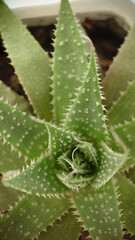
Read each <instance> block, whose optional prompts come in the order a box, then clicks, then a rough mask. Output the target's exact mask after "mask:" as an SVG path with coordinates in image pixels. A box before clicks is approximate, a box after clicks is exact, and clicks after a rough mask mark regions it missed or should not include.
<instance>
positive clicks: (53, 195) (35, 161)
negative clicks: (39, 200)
mask: <svg viewBox="0 0 135 240" xmlns="http://www.w3.org/2000/svg"><path fill="white" fill-rule="evenodd" d="M42 158H43V157H39V158H38V159H37V160H31V162H30V165H28V164H26V166H25V167H23V169H22V170H17V171H14V172H13V174H12V175H11V176H10V177H9V178H8V180H10V179H12V178H14V177H16V176H18V175H19V174H21V173H23V172H24V171H25V170H27V169H28V168H29V167H32V166H33V165H34V164H35V163H37V162H38V161H40V160H41V159H42ZM3 180H4V175H3ZM3 182H4V185H5V186H7V187H12V188H14V189H16V190H20V191H22V192H24V193H27V194H30V195H36V196H38V197H40V196H41V197H44V198H47V197H49V198H57V199H60V198H65V197H66V195H67V192H68V191H67V192H65V193H50V194H49V193H46V194H45V193H44V194H39V193H38V192H37V193H34V194H33V193H32V192H30V191H26V190H25V189H23V188H21V189H20V188H19V187H17V186H14V187H13V186H12V184H10V183H7V182H6V181H3Z"/></svg>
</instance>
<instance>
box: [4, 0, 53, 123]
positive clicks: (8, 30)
mask: <svg viewBox="0 0 135 240" xmlns="http://www.w3.org/2000/svg"><path fill="white" fill-rule="evenodd" d="M0 32H1V35H2V38H3V42H4V46H5V48H6V49H7V51H8V54H9V57H10V58H11V63H12V64H13V66H14V68H15V72H16V74H17V75H18V77H19V80H20V82H21V84H22V85H23V88H24V90H25V92H26V94H27V96H28V97H29V100H30V102H31V103H32V105H33V107H34V109H35V111H36V113H37V115H38V116H39V117H40V118H45V119H46V120H50V119H51V104H50V101H51V96H50V93H49V91H50V79H49V78H50V74H51V68H50V67H49V64H50V60H49V57H48V55H47V53H45V51H44V50H43V49H42V48H41V46H40V45H39V44H38V42H37V41H36V40H35V39H34V38H33V37H32V36H31V34H30V33H29V32H28V30H27V28H26V27H25V26H24V25H22V23H21V22H20V21H19V20H18V18H17V17H16V16H15V15H14V13H13V12H12V11H11V10H10V9H9V8H8V7H7V6H6V5H5V4H4V2H3V1H0Z"/></svg>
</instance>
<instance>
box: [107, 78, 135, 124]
mask: <svg viewBox="0 0 135 240" xmlns="http://www.w3.org/2000/svg"><path fill="white" fill-rule="evenodd" d="M107 116H108V120H109V122H108V124H111V125H113V124H118V123H124V121H125V120H126V121H131V120H132V118H133V117H135V81H133V82H131V83H130V84H129V86H128V87H127V89H126V91H125V92H124V93H123V94H122V95H121V96H120V97H119V99H118V101H117V102H116V103H115V104H114V105H113V106H112V107H111V108H110V110H109V111H108V112H107Z"/></svg>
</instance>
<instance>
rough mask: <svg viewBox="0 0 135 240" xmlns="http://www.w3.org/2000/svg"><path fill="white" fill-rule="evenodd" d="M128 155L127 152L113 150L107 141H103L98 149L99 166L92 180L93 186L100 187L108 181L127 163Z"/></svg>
mask: <svg viewBox="0 0 135 240" xmlns="http://www.w3.org/2000/svg"><path fill="white" fill-rule="evenodd" d="M126 157H127V156H126V154H120V153H117V152H113V151H112V150H111V149H110V148H109V147H108V146H107V145H106V144H105V143H102V145H100V147H99V149H98V159H99V166H98V168H97V172H96V174H95V177H94V178H93V180H92V186H93V187H94V188H99V187H101V186H102V185H104V184H105V183H106V182H108V181H109V180H110V179H111V178H112V177H113V175H114V174H115V173H117V171H118V170H119V169H120V168H121V167H122V165H123V164H124V163H125V160H126Z"/></svg>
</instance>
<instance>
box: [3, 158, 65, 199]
mask: <svg viewBox="0 0 135 240" xmlns="http://www.w3.org/2000/svg"><path fill="white" fill-rule="evenodd" d="M56 171H57V169H56V164H55V162H54V161H53V159H52V158H51V157H49V156H46V157H44V158H43V159H41V160H39V161H38V162H36V163H35V164H33V165H32V166H30V167H28V168H27V169H26V170H24V171H23V172H21V173H19V174H18V175H17V176H15V177H12V178H10V179H8V180H5V184H7V185H8V186H11V187H14V188H16V189H20V190H22V191H26V192H28V193H31V194H37V195H42V196H44V197H46V196H54V197H55V196H56V197H57V196H59V195H62V194H64V193H65V192H66V191H67V190H68V189H67V188H66V187H65V186H64V185H63V184H62V183H61V182H60V180H59V179H58V178H57V177H56Z"/></svg>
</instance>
